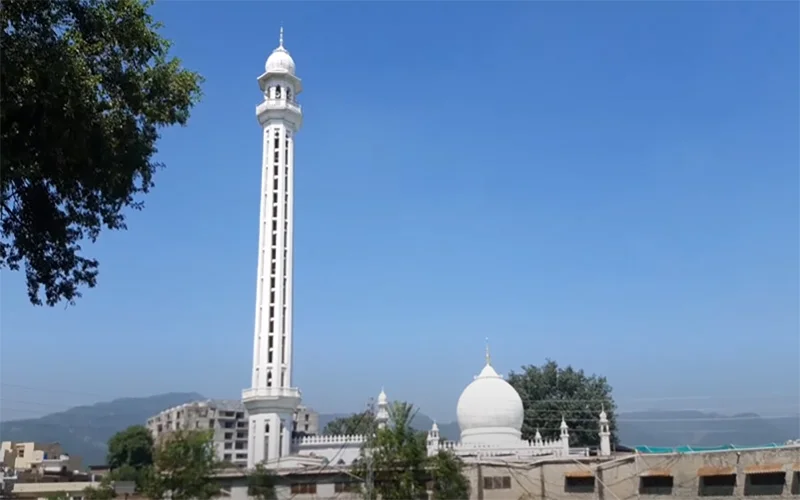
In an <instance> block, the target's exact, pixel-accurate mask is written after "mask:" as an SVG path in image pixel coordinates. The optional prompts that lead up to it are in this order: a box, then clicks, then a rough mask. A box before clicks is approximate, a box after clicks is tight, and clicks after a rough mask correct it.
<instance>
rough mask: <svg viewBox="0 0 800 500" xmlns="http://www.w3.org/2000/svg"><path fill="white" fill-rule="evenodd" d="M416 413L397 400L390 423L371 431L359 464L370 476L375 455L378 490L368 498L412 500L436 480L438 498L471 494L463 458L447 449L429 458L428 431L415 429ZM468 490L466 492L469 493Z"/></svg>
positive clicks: (457, 499) (453, 498) (360, 470)
mask: <svg viewBox="0 0 800 500" xmlns="http://www.w3.org/2000/svg"><path fill="white" fill-rule="evenodd" d="M415 415H416V410H415V409H414V407H413V405H411V404H408V403H403V402H395V403H394V404H392V405H391V406H390V407H389V419H390V425H389V426H387V427H386V428H385V429H379V430H377V431H375V432H374V434H371V435H372V436H373V437H372V438H371V439H370V440H368V442H367V443H366V445H365V447H364V450H363V452H362V453H363V455H364V457H363V459H362V460H360V461H359V463H358V464H357V465H356V467H355V473H356V475H358V476H359V477H362V478H366V477H367V474H368V471H367V463H368V460H367V457H368V455H367V454H369V457H371V461H372V471H373V478H374V489H373V490H372V491H367V490H366V489H365V496H366V498H367V499H368V500H373V499H375V498H378V496H379V497H380V498H381V499H383V500H409V499H422V498H428V497H427V489H428V488H427V483H428V481H429V480H432V482H433V491H434V498H436V499H438V500H460V499H463V498H468V497H469V481H468V480H467V478H466V477H465V476H464V474H463V471H462V464H461V461H460V460H458V458H456V457H455V456H454V455H452V454H450V453H446V452H442V453H439V454H438V455H436V456H434V457H428V452H427V444H426V441H425V439H426V434H425V433H424V432H419V431H416V430H414V429H412V428H411V421H412V419H413V418H414V416H415ZM465 492H466V495H465Z"/></svg>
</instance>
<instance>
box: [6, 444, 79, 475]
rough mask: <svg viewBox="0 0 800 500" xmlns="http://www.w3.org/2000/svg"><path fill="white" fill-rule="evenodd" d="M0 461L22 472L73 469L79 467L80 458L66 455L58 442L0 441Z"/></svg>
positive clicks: (9, 467) (8, 467) (7, 466)
mask: <svg viewBox="0 0 800 500" xmlns="http://www.w3.org/2000/svg"><path fill="white" fill-rule="evenodd" d="M0 462H1V463H2V466H3V467H4V468H6V469H11V470H15V471H22V472H24V471H34V472H39V473H44V472H45V471H47V472H55V471H62V470H65V469H66V470H69V471H73V470H78V469H80V467H81V458H80V457H77V456H74V457H73V456H70V455H67V454H66V453H64V450H63V449H62V447H61V445H60V444H58V443H35V442H33V441H28V442H24V443H15V442H12V441H3V442H2V443H0Z"/></svg>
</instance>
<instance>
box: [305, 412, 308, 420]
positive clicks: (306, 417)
mask: <svg viewBox="0 0 800 500" xmlns="http://www.w3.org/2000/svg"><path fill="white" fill-rule="evenodd" d="M305 421H306V422H308V413H306V415H305Z"/></svg>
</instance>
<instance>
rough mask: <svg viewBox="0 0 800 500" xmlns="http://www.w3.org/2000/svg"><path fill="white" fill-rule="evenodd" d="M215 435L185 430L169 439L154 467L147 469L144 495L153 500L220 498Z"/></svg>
mask: <svg viewBox="0 0 800 500" xmlns="http://www.w3.org/2000/svg"><path fill="white" fill-rule="evenodd" d="M212 437H213V435H212V434H211V433H210V432H207V431H195V430H183V431H175V432H174V433H172V434H170V435H168V436H167V437H166V439H165V440H164V441H163V442H161V443H160V444H159V445H158V446H157V447H156V449H155V453H154V456H153V459H154V460H153V467H152V468H148V469H145V470H146V475H145V477H143V479H142V482H143V484H144V488H143V492H144V493H145V494H146V495H147V496H148V497H149V498H151V499H153V500H161V499H163V498H167V497H169V498H170V499H171V500H208V499H210V498H213V497H215V496H217V495H218V494H219V487H218V486H217V484H216V482H215V481H214V478H213V474H214V471H215V469H216V468H217V457H216V452H215V450H214V442H213V439H212Z"/></svg>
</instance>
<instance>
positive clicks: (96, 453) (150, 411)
mask: <svg viewBox="0 0 800 500" xmlns="http://www.w3.org/2000/svg"><path fill="white" fill-rule="evenodd" d="M198 399H205V398H204V397H203V396H201V395H200V394H197V393H194V392H187V393H168V394H159V395H156V396H149V397H144V398H122V399H115V400H113V401H108V402H103V403H97V404H94V405H90V406H76V407H75V408H70V409H69V410H66V411H62V412H58V413H51V414H50V415H45V416H44V417H40V418H31V419H25V420H10V421H7V422H0V440H2V441H39V442H53V441H57V442H59V443H61V446H62V447H63V448H64V450H66V451H67V452H69V453H70V454H72V455H77V456H80V457H81V458H82V459H83V464H84V465H94V464H103V463H105V460H106V450H107V448H106V442H107V441H108V439H109V438H110V437H111V436H113V435H114V434H115V433H116V432H118V431H120V430H122V429H125V428H127V427H129V426H131V425H140V424H144V423H145V422H146V421H147V419H148V418H150V417H152V416H153V415H155V414H156V413H158V412H160V411H162V410H165V409H167V408H170V407H172V406H176V405H180V404H183V403H188V402H190V401H196V400H198Z"/></svg>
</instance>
